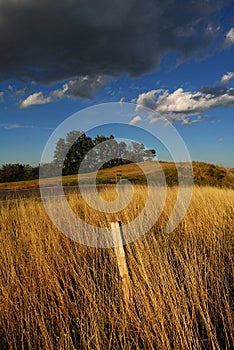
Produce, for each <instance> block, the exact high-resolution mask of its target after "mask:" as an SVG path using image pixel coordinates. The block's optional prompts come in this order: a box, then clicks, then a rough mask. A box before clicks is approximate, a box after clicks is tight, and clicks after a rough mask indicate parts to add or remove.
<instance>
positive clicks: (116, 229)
mask: <svg viewBox="0 0 234 350" xmlns="http://www.w3.org/2000/svg"><path fill="white" fill-rule="evenodd" d="M111 230H112V234H113V237H114V241H115V245H116V246H115V254H116V258H117V264H118V268H119V275H120V278H121V284H122V291H123V296H124V300H125V303H126V305H129V304H130V302H131V281H130V278H129V273H128V266H127V262H126V256H125V250H124V246H123V244H124V237H123V231H122V227H121V222H120V221H115V222H112V223H111Z"/></svg>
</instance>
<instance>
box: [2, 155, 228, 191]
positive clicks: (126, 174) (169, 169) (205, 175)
mask: <svg viewBox="0 0 234 350" xmlns="http://www.w3.org/2000/svg"><path fill="white" fill-rule="evenodd" d="M160 165H161V167H162V169H163V171H164V174H165V178H166V181H167V185H168V186H175V185H177V184H178V178H177V170H176V166H175V164H174V163H170V162H163V161H161V162H160ZM192 167H193V172H194V183H195V184H196V185H199V186H204V185H205V186H217V187H228V188H234V169H230V168H225V167H220V166H217V165H214V164H208V163H202V162H193V163H192ZM144 168H145V170H146V174H151V175H152V176H154V173H152V164H151V161H145V162H144ZM119 169H121V170H122V174H123V179H127V180H130V181H131V182H133V183H135V184H146V178H145V176H144V174H143V172H142V170H141V169H140V167H139V166H137V164H135V163H132V164H124V165H121V166H115V167H112V168H106V169H101V170H99V171H98V175H97V184H100V185H103V184H114V183H115V175H116V171H118V170H119ZM91 177H93V173H86V174H81V176H80V178H81V184H84V185H85V184H89V183H90V178H91ZM43 182H44V185H45V186H52V185H53V186H54V185H56V177H55V178H47V179H46V178H45V179H43ZM63 185H64V186H76V185H77V175H66V176H63ZM38 187H39V181H38V180H37V179H35V180H27V181H15V182H2V183H0V192H1V191H7V190H23V189H33V188H38Z"/></svg>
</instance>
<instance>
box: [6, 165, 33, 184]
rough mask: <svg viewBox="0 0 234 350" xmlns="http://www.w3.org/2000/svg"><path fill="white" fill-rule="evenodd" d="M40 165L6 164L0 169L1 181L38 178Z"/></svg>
mask: <svg viewBox="0 0 234 350" xmlns="http://www.w3.org/2000/svg"><path fill="white" fill-rule="evenodd" d="M38 174H39V167H32V166H31V165H29V164H26V165H25V164H19V163H17V164H4V165H3V166H2V167H1V169H0V182H13V181H23V180H33V179H37V178H38Z"/></svg>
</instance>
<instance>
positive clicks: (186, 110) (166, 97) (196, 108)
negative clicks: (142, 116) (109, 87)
mask: <svg viewBox="0 0 234 350" xmlns="http://www.w3.org/2000/svg"><path fill="white" fill-rule="evenodd" d="M136 103H137V107H136V111H141V110H142V109H144V107H146V108H149V109H151V110H153V111H154V113H152V114H151V116H150V119H151V122H156V121H157V120H160V119H161V118H162V116H163V117H165V118H166V119H167V120H169V121H170V122H173V121H182V124H184V125H188V124H193V123H196V122H199V121H201V120H202V119H203V117H202V116H201V114H202V113H204V112H206V111H208V110H211V109H214V108H218V107H234V89H233V88H227V87H224V86H217V87H203V88H201V89H200V90H199V91H196V92H191V91H184V90H183V89H182V88H178V89H177V90H175V91H173V92H169V91H168V90H162V89H160V90H151V91H148V92H145V93H142V94H140V95H139V96H138V98H137V100H136ZM191 117H195V119H191Z"/></svg>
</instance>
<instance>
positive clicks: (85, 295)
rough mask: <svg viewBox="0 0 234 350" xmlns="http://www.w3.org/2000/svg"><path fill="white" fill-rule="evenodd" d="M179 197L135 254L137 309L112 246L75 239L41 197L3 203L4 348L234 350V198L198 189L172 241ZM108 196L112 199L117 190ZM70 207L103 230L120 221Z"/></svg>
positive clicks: (76, 201) (140, 190)
mask: <svg viewBox="0 0 234 350" xmlns="http://www.w3.org/2000/svg"><path fill="white" fill-rule="evenodd" d="M176 193H177V189H176V187H172V188H169V189H168V195H167V202H166V205H165V210H164V212H163V214H162V215H161V217H160V219H159V220H158V222H157V223H156V224H155V226H154V227H153V228H152V229H151V230H150V232H148V233H147V234H146V235H144V236H143V237H141V238H139V239H138V240H137V241H135V242H133V243H131V244H129V245H127V246H126V259H127V264H128V269H129V275H130V279H131V289H132V301H131V303H130V305H128V306H126V305H125V303H124V298H123V295H122V289H121V285H120V278H119V274H118V268H117V262H116V256H115V253H114V250H113V249H112V248H109V249H101V248H99V249H95V248H91V247H86V246H82V245H80V244H78V243H76V242H74V241H72V240H70V239H68V238H67V237H66V236H64V235H63V234H62V233H60V232H59V231H58V230H57V229H56V228H55V226H53V224H52V223H51V221H50V220H49V218H48V216H47V214H46V212H45V209H44V207H43V205H42V203H41V201H40V199H38V198H30V199H24V200H21V201H12V200H11V201H7V202H0V231H1V233H0V348H1V350H11V349H12V350H13V349H17V350H18V349H33V350H34V349H48V350H51V349H60V350H65V349H66V350H68V349H69V350H70V349H159V350H161V349H162V350H167V349H171V350H172V349H173V350H174V349H178V350H181V349H183V350H186V349H191V350H194V349H223V350H224V349H233V346H234V334H233V326H234V318H233V312H234V309H233V300H234V283H233V282H234V280H233V278H234V277H233V276H234V266H233V249H234V228H233V222H234V190H232V189H227V188H226V189H224V188H223V189H221V188H215V187H195V188H194V193H193V197H192V202H191V205H190V207H189V210H188V211H187V214H186V216H185V218H184V220H183V221H182V223H181V224H180V225H179V226H178V228H177V229H176V230H174V231H173V232H172V233H171V234H169V235H168V234H166V232H165V229H166V224H167V221H168V217H169V215H170V213H171V210H172V208H173V205H174V202H175V198H176ZM102 195H103V197H105V198H106V199H107V200H111V199H113V198H114V197H115V192H114V189H112V190H111V189H109V190H108V191H107V190H106V191H105V190H103V191H102ZM145 195H146V191H145V187H144V186H136V195H135V199H134V200H133V202H132V203H131V204H130V207H129V208H127V209H126V210H123V211H122V212H120V213H119V214H118V219H119V220H121V221H122V222H127V221H129V220H132V218H133V217H134V216H136V215H137V214H138V210H139V209H141V208H142V207H143V206H144V202H145ZM68 200H69V202H70V205H71V207H72V208H73V209H74V211H75V212H77V214H78V215H79V216H81V217H83V218H85V219H86V220H87V221H90V222H92V223H93V224H95V225H100V226H102V225H103V226H108V225H110V221H112V220H113V219H114V218H116V217H113V214H109V216H108V215H104V216H103V215H99V214H98V213H95V212H93V211H91V212H90V211H89V208H88V207H87V206H86V205H85V203H84V202H83V201H82V200H81V198H80V197H79V195H77V194H70V195H69V197H68ZM152 210H153V207H152ZM139 230H140V227H139Z"/></svg>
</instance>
